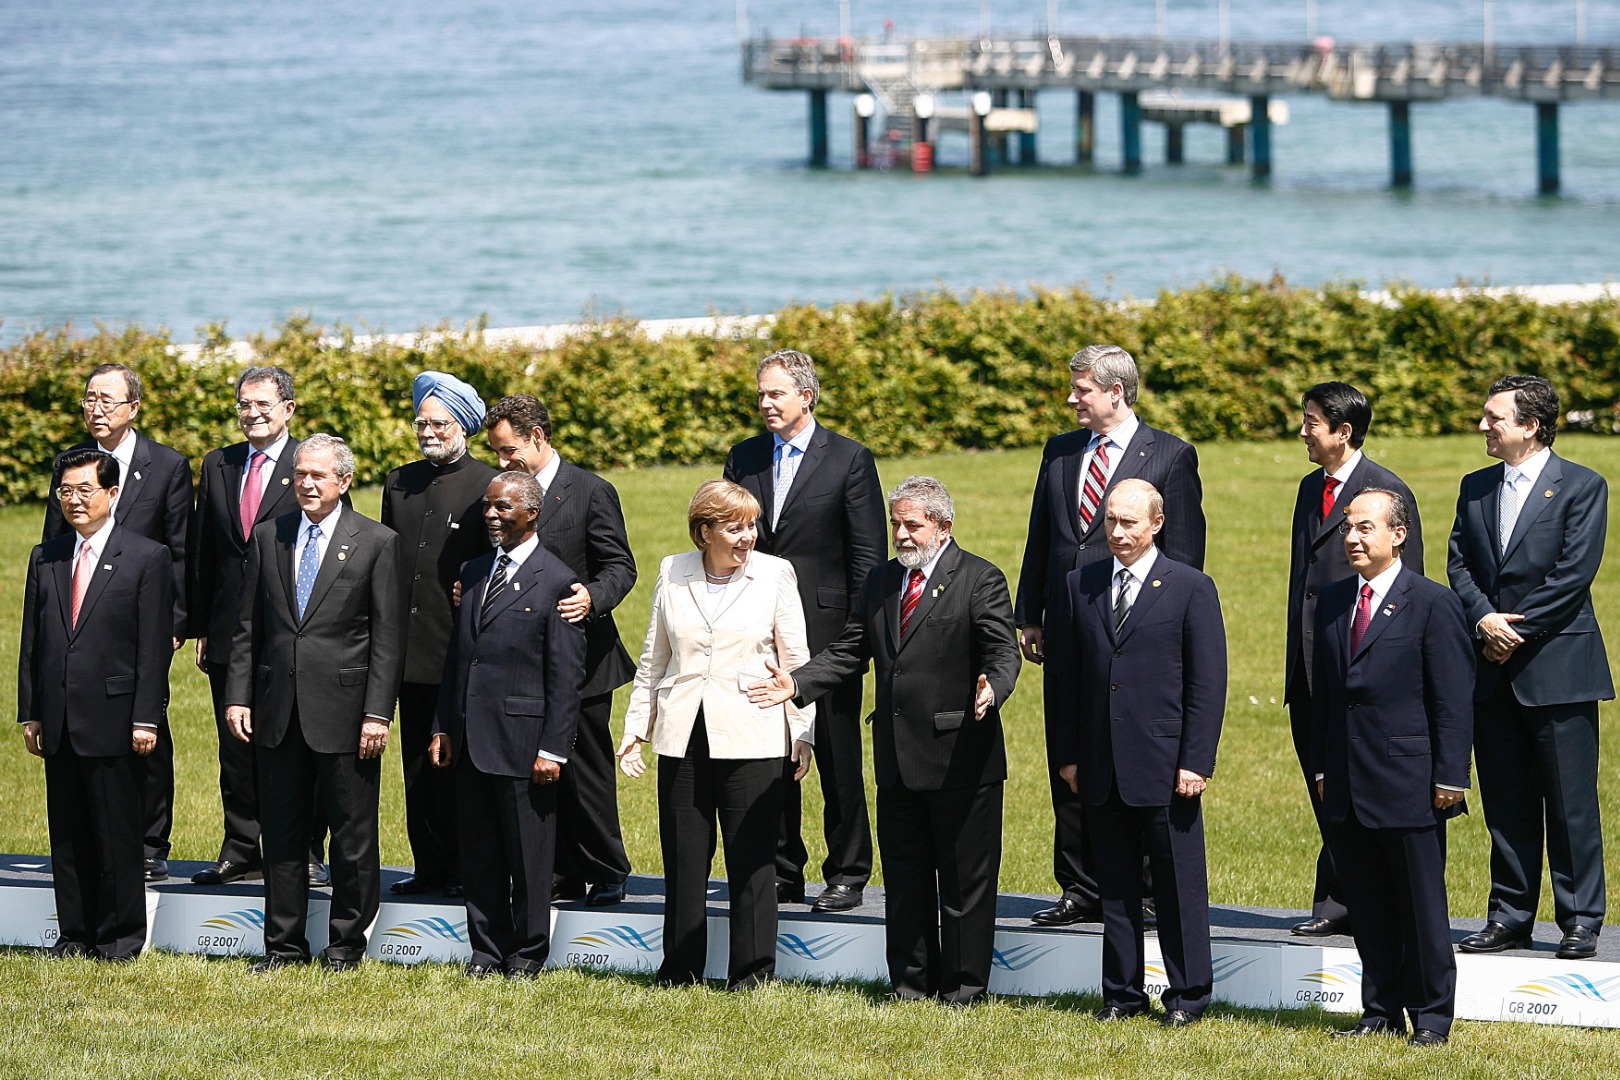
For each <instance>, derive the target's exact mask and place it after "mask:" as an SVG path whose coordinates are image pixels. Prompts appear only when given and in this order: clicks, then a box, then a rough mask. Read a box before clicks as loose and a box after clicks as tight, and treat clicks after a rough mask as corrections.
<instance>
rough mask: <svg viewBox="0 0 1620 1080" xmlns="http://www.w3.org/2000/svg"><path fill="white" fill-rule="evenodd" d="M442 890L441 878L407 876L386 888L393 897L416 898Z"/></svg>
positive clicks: (442, 881) (417, 875)
mask: <svg viewBox="0 0 1620 1080" xmlns="http://www.w3.org/2000/svg"><path fill="white" fill-rule="evenodd" d="M442 888H444V879H443V878H435V877H423V876H422V875H421V874H408V875H406V876H405V877H402V878H400V879H399V880H398V881H396V882H394V883H393V884H392V885H390V886H388V891H389V892H391V893H393V894H394V895H395V896H417V895H420V894H421V893H430V892H438V891H439V890H440V889H442Z"/></svg>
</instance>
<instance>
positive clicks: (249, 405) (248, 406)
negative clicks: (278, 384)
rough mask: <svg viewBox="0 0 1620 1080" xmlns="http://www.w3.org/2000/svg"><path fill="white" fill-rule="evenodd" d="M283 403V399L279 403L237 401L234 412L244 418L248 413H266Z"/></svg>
mask: <svg viewBox="0 0 1620 1080" xmlns="http://www.w3.org/2000/svg"><path fill="white" fill-rule="evenodd" d="M284 401H285V399H282V400H279V401H238V402H237V403H236V411H237V413H238V414H240V415H243V416H246V415H247V414H248V413H267V412H269V411H270V410H271V409H274V408H275V407H276V406H277V405H280V404H282V403H283V402H284Z"/></svg>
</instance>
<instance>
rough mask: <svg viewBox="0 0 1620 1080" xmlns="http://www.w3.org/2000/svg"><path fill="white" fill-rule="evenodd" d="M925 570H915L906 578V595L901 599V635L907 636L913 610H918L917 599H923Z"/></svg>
mask: <svg viewBox="0 0 1620 1080" xmlns="http://www.w3.org/2000/svg"><path fill="white" fill-rule="evenodd" d="M922 589H923V572H922V571H921V570H913V571H912V572H911V576H910V577H909V578H907V579H906V595H905V597H904V598H903V599H901V601H900V636H901V637H905V636H906V627H908V626H910V625H911V615H912V612H914V611H916V610H917V601H919V600H921V599H922Z"/></svg>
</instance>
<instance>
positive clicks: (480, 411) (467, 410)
mask: <svg viewBox="0 0 1620 1080" xmlns="http://www.w3.org/2000/svg"><path fill="white" fill-rule="evenodd" d="M428 398H436V399H438V402H439V404H440V405H443V406H444V408H445V411H446V412H448V413H449V414H450V415H451V416H453V417H455V418H456V423H458V424H460V425H461V430H462V431H464V432H466V433H467V434H468V435H471V434H473V433H474V432H476V431H478V430H479V429H480V428H482V427H483V426H484V399H483V398H481V397H479V396H478V391H477V390H474V389H473V388H472V387H471V386H468V385H467V384H466V383H464V382H462V381H461V380H460V379H458V378H456V377H455V376H454V375H450V374H447V373H445V372H443V371H424V372H422V374H420V375H418V376H417V377H416V379H415V380H414V381H413V382H412V383H411V407H412V408H414V409H416V411H417V412H421V411H422V402H424V401H426V400H427V399H428Z"/></svg>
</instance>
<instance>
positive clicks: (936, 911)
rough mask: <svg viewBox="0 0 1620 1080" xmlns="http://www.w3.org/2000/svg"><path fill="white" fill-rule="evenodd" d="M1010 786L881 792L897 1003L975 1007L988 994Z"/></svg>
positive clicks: (887, 933)
mask: <svg viewBox="0 0 1620 1080" xmlns="http://www.w3.org/2000/svg"><path fill="white" fill-rule="evenodd" d="M1004 787H1005V785H1004V784H1001V783H995V784H985V785H983V786H982V787H971V788H948V789H946V790H944V791H912V790H910V789H908V788H905V787H898V786H897V787H880V788H878V791H877V835H878V850H879V851H880V852H881V853H882V855H883V883H884V889H885V899H886V901H887V904H888V913H887V915H886V916H885V918H884V923H883V933H884V940H885V951H886V952H887V954H888V962H889V982H890V983H891V984H892V985H893V986H894V992H895V994H896V995H898V996H899V997H902V998H928V997H937V998H939V999H940V1000H941V1001H946V1002H950V1003H951V1004H954V1005H969V1004H972V1003H973V1002H975V1001H978V1000H979V999H980V998H982V997H984V995H985V993H986V992H987V991H988V989H989V987H990V962H991V958H992V957H993V955H994V952H995V936H996V882H997V876H998V875H999V874H1000V871H1001V804H1002V794H1003V789H1004Z"/></svg>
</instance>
